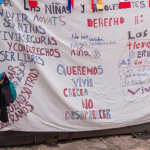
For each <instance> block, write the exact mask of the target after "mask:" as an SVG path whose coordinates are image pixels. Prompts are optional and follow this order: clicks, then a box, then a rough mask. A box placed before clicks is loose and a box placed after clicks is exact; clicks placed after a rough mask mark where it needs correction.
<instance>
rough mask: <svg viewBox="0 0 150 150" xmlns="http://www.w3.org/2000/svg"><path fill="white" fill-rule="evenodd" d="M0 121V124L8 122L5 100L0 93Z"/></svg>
mask: <svg viewBox="0 0 150 150" xmlns="http://www.w3.org/2000/svg"><path fill="white" fill-rule="evenodd" d="M0 121H1V122H4V123H6V122H8V113H7V106H6V103H5V99H4V98H3V96H2V95H1V93H0Z"/></svg>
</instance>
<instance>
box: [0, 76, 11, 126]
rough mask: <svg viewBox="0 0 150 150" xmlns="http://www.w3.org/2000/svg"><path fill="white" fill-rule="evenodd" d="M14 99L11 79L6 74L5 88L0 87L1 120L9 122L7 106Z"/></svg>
mask: <svg viewBox="0 0 150 150" xmlns="http://www.w3.org/2000/svg"><path fill="white" fill-rule="evenodd" d="M12 101H13V99H12V96H11V92H10V89H9V79H8V78H7V76H5V78H4V83H3V88H1V89H0V120H1V121H2V122H4V123H6V122H8V113H7V106H9V105H10V103H11V102H12Z"/></svg>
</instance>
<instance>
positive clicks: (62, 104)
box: [0, 0, 150, 131]
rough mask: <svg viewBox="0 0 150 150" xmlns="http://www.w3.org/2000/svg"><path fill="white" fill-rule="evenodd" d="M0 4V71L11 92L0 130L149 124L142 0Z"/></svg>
mask: <svg viewBox="0 0 150 150" xmlns="http://www.w3.org/2000/svg"><path fill="white" fill-rule="evenodd" d="M67 3H68V0H54V1H47V0H38V7H37V8H30V7H29V4H28V1H27V0H10V1H8V0H7V1H5V0H3V4H1V5H0V73H1V72H6V74H7V76H8V77H9V79H10V80H11V81H12V82H13V84H14V85H15V87H16V90H17V94H18V96H17V99H16V101H15V102H14V103H13V104H11V106H9V107H8V116H9V122H7V123H2V122H0V130H1V131H6V130H14V131H91V130H103V129H111V128H120V127H125V126H132V125H137V124H142V123H146V122H149V121H150V50H149V48H150V29H149V26H150V21H149V18H150V13H149V12H150V8H149V7H148V1H147V0H145V1H143V0H142V1H134V0H131V8H130V9H118V7H119V0H111V1H110V0H104V1H103V5H104V10H103V11H96V10H94V12H93V10H92V9H91V1H90V0H75V2H74V10H72V11H71V12H70V11H68V10H66V7H67Z"/></svg>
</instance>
